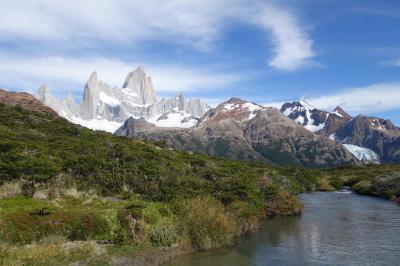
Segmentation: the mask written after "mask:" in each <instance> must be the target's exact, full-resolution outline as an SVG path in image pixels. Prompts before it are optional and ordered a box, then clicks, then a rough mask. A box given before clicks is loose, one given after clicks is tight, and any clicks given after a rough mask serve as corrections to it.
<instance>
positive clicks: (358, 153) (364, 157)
mask: <svg viewBox="0 0 400 266" xmlns="http://www.w3.org/2000/svg"><path fill="white" fill-rule="evenodd" d="M343 146H344V147H345V148H346V149H347V150H348V151H349V152H351V153H352V154H353V155H354V156H355V157H356V158H357V159H359V160H360V161H365V162H372V163H379V157H378V155H377V154H376V153H375V152H374V151H372V150H370V149H368V148H364V147H360V146H356V145H352V144H343Z"/></svg>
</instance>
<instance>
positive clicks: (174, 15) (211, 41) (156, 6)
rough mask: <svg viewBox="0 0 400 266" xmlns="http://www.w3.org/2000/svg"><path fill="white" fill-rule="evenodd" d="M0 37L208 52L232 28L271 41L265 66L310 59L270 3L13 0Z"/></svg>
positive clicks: (285, 16) (1, 20)
mask: <svg viewBox="0 0 400 266" xmlns="http://www.w3.org/2000/svg"><path fill="white" fill-rule="evenodd" d="M0 10H1V15H0V37H2V38H23V39H28V40H34V41H46V42H58V43H60V42H63V43H68V44H69V45H74V44H75V45H80V46H82V45H85V44H87V45H95V44H96V42H98V41H101V42H108V43H114V44H115V43H117V44H118V43H127V44H132V43H135V44H138V43H140V42H142V41H148V40H150V41H151V40H163V41H168V42H172V43H183V44H190V45H192V46H194V47H196V48H198V49H200V50H209V49H212V47H213V46H214V45H215V43H216V41H217V40H218V39H219V38H220V36H222V35H223V33H224V30H226V29H227V28H229V27H232V25H236V24H238V23H239V24H240V23H246V24H251V25H255V26H256V27H259V28H261V29H263V30H265V31H266V32H268V34H269V35H271V36H272V38H271V39H272V44H273V47H274V48H273V53H274V56H273V58H272V59H271V62H270V63H269V64H270V66H272V67H274V68H277V69H281V70H295V69H298V68H300V67H302V66H304V65H306V64H307V63H308V60H309V59H311V58H313V57H314V56H315V53H314V52H313V50H312V40H311V39H310V37H309V36H308V34H307V33H306V31H305V30H304V29H303V27H302V26H301V23H300V21H299V19H298V18H297V17H296V15H295V14H294V13H293V12H291V11H290V10H288V9H287V8H283V7H281V6H279V5H277V4H276V3H275V2H272V1H271V0H267V1H263V0H202V1H187V0H174V1H172V0H146V1H128V0H112V1H111V0H85V1H82V0H68V1H48V0H13V1H1V3H0Z"/></svg>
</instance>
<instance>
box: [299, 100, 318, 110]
mask: <svg viewBox="0 0 400 266" xmlns="http://www.w3.org/2000/svg"><path fill="white" fill-rule="evenodd" d="M299 103H300V104H301V105H302V106H303V107H304V108H306V109H309V110H314V109H315V107H314V106H311V105H310V104H309V103H307V102H305V101H302V100H300V101H299Z"/></svg>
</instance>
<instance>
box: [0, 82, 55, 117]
mask: <svg viewBox="0 0 400 266" xmlns="http://www.w3.org/2000/svg"><path fill="white" fill-rule="evenodd" d="M0 103H4V104H6V105H9V106H19V107H21V108H22V109H24V110H27V111H34V112H40V113H46V114H49V115H51V116H52V117H54V118H56V117H59V116H58V114H57V113H56V112H55V111H54V110H53V109H51V108H50V107H47V106H45V105H43V104H42V103H41V102H40V101H39V100H38V99H36V98H35V97H34V96H32V95H31V94H29V93H26V92H10V91H6V90H2V89H0Z"/></svg>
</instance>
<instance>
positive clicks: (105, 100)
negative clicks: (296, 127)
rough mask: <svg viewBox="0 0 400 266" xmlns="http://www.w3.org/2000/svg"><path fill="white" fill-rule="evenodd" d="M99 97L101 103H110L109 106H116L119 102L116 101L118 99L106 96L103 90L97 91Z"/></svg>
mask: <svg viewBox="0 0 400 266" xmlns="http://www.w3.org/2000/svg"><path fill="white" fill-rule="evenodd" d="M99 97H100V101H102V102H103V103H105V104H107V105H110V106H113V107H115V106H118V105H120V104H121V102H120V101H118V99H116V98H114V97H111V96H108V95H107V94H106V93H105V92H103V91H101V92H100V93H99Z"/></svg>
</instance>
